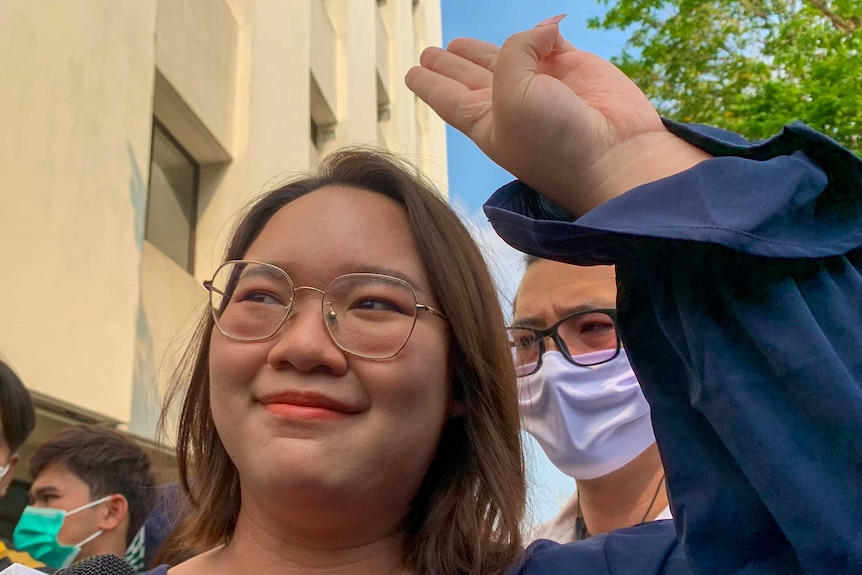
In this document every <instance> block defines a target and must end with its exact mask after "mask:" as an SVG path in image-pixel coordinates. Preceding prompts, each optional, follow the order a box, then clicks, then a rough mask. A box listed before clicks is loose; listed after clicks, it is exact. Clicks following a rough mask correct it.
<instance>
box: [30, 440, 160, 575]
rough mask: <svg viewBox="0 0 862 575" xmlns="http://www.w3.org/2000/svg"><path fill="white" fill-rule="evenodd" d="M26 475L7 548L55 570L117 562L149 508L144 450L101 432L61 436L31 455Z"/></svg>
mask: <svg viewBox="0 0 862 575" xmlns="http://www.w3.org/2000/svg"><path fill="white" fill-rule="evenodd" d="M30 473H31V474H32V476H33V484H32V486H31V487H30V494H29V495H30V500H31V502H32V504H31V505H30V506H28V507H27V508H26V509H25V510H24V513H23V515H22V516H21V519H20V521H19V522H18V525H17V526H16V527H15V534H14V541H15V545H16V546H17V547H19V548H20V549H24V550H27V551H28V552H29V553H30V554H31V555H33V556H34V557H36V558H37V559H39V560H41V561H44V562H45V563H46V564H47V565H49V566H50V567H53V568H56V569H59V568H62V567H65V566H67V565H69V564H70V563H72V562H73V561H79V560H81V559H86V558H87V557H91V556H93V555H101V554H113V555H117V556H119V557H123V556H124V555H125V552H126V550H127V549H128V548H129V545H130V544H131V543H132V540H133V539H135V536H136V534H137V533H138V531H139V530H140V528H141V526H142V525H143V523H144V519H145V518H146V516H147V514H148V513H149V512H150V510H151V509H152V507H153V504H154V502H155V496H156V490H155V481H154V478H153V474H152V472H151V470H150V459H149V457H148V456H147V454H146V452H144V450H143V449H142V448H141V447H140V446H139V445H138V444H136V443H135V442H134V441H132V440H131V439H129V438H128V437H126V436H125V435H123V434H121V433H119V432H117V431H114V430H111V429H106V428H103V427H97V426H90V425H82V426H77V427H70V428H67V429H63V430H61V431H60V432H58V433H57V434H56V435H54V436H53V437H52V438H51V439H49V440H48V441H46V442H45V443H43V444H42V445H41V446H40V447H39V448H38V449H37V450H36V452H35V453H34V454H33V457H32V458H31V459H30Z"/></svg>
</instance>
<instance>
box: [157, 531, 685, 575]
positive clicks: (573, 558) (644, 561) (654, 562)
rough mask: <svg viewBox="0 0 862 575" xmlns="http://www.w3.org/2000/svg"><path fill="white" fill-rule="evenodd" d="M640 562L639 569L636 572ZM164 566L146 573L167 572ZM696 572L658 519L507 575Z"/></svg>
mask: <svg viewBox="0 0 862 575" xmlns="http://www.w3.org/2000/svg"><path fill="white" fill-rule="evenodd" d="M632 565H637V569H638V570H637V571H632ZM167 572H168V568H167V566H166V565H160V566H159V567H157V568H156V569H153V570H152V571H147V572H146V573H144V574H142V575H167ZM632 573H637V574H638V575H693V573H692V571H691V570H690V569H689V566H688V562H687V560H686V557H685V554H684V553H683V551H682V548H681V547H680V546H679V545H678V544H677V538H676V533H675V532H674V528H673V522H672V521H654V522H652V523H645V524H643V525H639V526H637V527H630V528H628V529H620V530H617V531H614V532H612V533H607V534H604V535H597V536H595V537H592V538H590V539H587V540H585V541H578V542H577V543H569V544H567V545H560V544H559V543H554V542H552V541H546V540H539V541H536V542H534V543H533V544H532V545H530V547H528V548H527V550H526V552H525V553H524V558H523V560H522V561H521V563H520V565H519V566H518V567H516V568H514V569H512V570H510V571H509V572H508V573H507V574H506V575H631V574H632Z"/></svg>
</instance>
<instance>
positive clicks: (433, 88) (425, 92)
mask: <svg viewBox="0 0 862 575" xmlns="http://www.w3.org/2000/svg"><path fill="white" fill-rule="evenodd" d="M404 83H405V84H407V87H408V88H409V89H410V90H411V91H412V92H413V93H414V94H416V95H417V96H419V98H420V99H421V100H422V101H423V102H425V103H426V104H428V105H429V106H430V107H431V109H433V110H434V111H435V112H436V113H437V115H438V116H440V118H442V119H443V121H444V122H446V123H447V124H449V125H450V126H452V127H454V128H456V129H458V130H461V131H462V132H464V131H466V130H468V129H469V126H467V125H466V124H467V122H466V121H465V119H464V116H463V115H462V114H461V113H460V111H459V106H460V102H461V101H462V100H463V99H464V97H465V96H466V95H467V94H469V93H470V92H471V90H470V88H468V87H467V86H465V85H464V84H462V83H461V82H458V81H457V80H453V79H452V78H448V77H446V76H444V75H442V74H438V73H437V72H434V71H433V70H430V69H428V68H424V67H422V66H414V67H413V68H411V69H410V70H408V71H407V75H406V76H404Z"/></svg>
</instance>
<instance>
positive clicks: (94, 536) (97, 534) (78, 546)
mask: <svg viewBox="0 0 862 575" xmlns="http://www.w3.org/2000/svg"><path fill="white" fill-rule="evenodd" d="M102 533H104V531H102V530H101V529H99V530H98V531H96V532H95V533H93V534H92V535H90V536H89V537H87V538H86V539H84V540H83V541H81V542H80V543H78V544H77V545H75V547H77V548H78V549H80V548H81V547H83V546H84V545H86V544H87V543H89V542H90V541H92V540H93V539H95V538H96V537H98V536H99V535H101V534H102Z"/></svg>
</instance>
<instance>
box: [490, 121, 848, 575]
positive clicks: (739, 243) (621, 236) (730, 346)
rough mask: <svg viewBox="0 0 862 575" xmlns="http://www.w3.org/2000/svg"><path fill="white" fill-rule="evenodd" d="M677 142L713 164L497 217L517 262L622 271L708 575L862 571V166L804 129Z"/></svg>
mask: <svg viewBox="0 0 862 575" xmlns="http://www.w3.org/2000/svg"><path fill="white" fill-rule="evenodd" d="M667 126H668V129H669V130H671V131H672V132H674V133H676V134H677V135H679V136H680V137H683V138H684V139H686V140H688V141H689V142H691V143H693V144H695V145H697V146H699V147H701V148H702V149H704V150H706V151H707V152H710V153H711V154H713V155H715V156H717V157H716V158H715V159H712V160H709V161H706V162H703V163H702V164H700V165H698V166H696V167H695V168H693V169H691V170H688V171H686V172H683V173H681V174H677V175H675V176H673V177H670V178H666V179H664V180H660V181H657V182H653V183H651V184H648V185H645V186H641V187H639V188H636V189H634V190H631V191H629V192H627V193H626V194H623V195H622V196H620V197H618V198H615V199H614V200H611V201H609V202H607V203H605V204H603V205H602V206H600V207H598V208H596V209H594V210H593V211H591V212H590V213H588V214H586V215H584V216H582V217H581V218H578V219H576V220H574V219H573V218H565V217H556V216H554V215H553V214H554V212H555V209H554V208H553V206H551V207H548V206H547V205H546V202H544V203H543V201H542V200H540V199H538V197H537V195H536V194H535V192H533V191H532V190H529V189H527V188H526V187H525V186H523V185H522V184H520V183H514V184H510V185H509V186H507V187H504V188H502V189H501V190H499V191H498V192H497V193H496V194H495V195H494V196H493V197H492V198H491V200H489V202H488V204H487V205H486V213H487V215H488V217H489V219H491V221H492V223H493V224H494V227H495V228H496V230H497V232H498V233H499V234H500V235H501V236H502V237H503V238H504V239H505V240H506V241H507V242H508V243H510V244H511V245H513V246H514V247H515V248H517V249H519V250H521V251H525V252H527V253H531V254H533V255H537V256H540V257H545V258H550V259H557V260H562V261H568V262H570V263H579V264H587V265H588V264H597V263H610V264H616V265H617V281H618V287H619V291H618V307H619V317H620V330H621V333H622V338H623V342H624V344H625V346H626V349H627V352H628V355H629V358H630V360H631V362H632V365H633V367H634V369H635V371H636V373H637V375H638V379H639V380H640V382H641V385H642V386H643V388H644V394H645V395H646V397H647V399H648V400H649V402H650V405H651V408H652V415H653V426H654V427H655V432H656V438H657V440H658V443H659V448H660V451H661V453H662V459H663V462H664V464H665V468H666V471H667V482H668V488H669V490H670V494H671V505H672V507H673V512H674V517H675V520H676V522H677V530H678V533H679V536H680V539H681V541H682V543H683V545H684V547H685V549H686V552H687V553H688V554H689V556H690V557H691V558H692V560H693V561H694V562H695V564H696V566H697V569H698V572H699V573H701V574H702V575H708V574H716V575H719V574H720V575H725V574H727V573H750V574H755V573H758V574H759V573H770V574H772V573H801V572H803V571H804V572H806V573H814V574H820V573H822V574H829V575H834V574H841V573H862V504H860V503H862V390H860V386H862V272H860V270H862V247H860V246H862V161H860V160H859V159H858V158H856V157H855V156H853V155H852V154H851V153H850V152H848V151H847V150H845V149H843V148H841V147H840V146H839V145H838V144H836V143H835V142H833V141H832V140H830V139H828V138H826V137H825V136H822V135H820V134H818V133H816V132H814V131H812V130H810V129H809V128H807V127H805V126H804V125H802V124H793V125H791V126H788V127H787V128H785V130H784V131H783V132H782V133H781V134H779V135H778V136H776V137H775V138H772V139H771V140H767V141H764V142H758V143H756V144H747V143H745V142H744V141H743V140H741V139H740V138H738V137H737V136H729V135H727V133H723V132H720V131H717V130H711V129H705V128H703V127H686V126H681V125H678V124H673V123H670V122H668V123H667ZM573 177H576V175H573ZM549 214H550V215H549ZM572 220H573V221H572Z"/></svg>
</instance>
